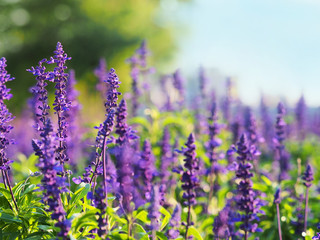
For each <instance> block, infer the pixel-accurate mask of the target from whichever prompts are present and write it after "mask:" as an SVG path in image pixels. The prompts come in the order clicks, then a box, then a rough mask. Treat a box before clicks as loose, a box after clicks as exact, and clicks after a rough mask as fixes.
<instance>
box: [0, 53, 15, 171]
mask: <svg viewBox="0 0 320 240" xmlns="http://www.w3.org/2000/svg"><path fill="white" fill-rule="evenodd" d="M6 62H7V60H6V59H5V58H1V59H0V169H2V170H9V169H10V166H9V164H10V163H11V162H12V161H11V160H9V159H8V158H7V156H6V152H5V151H6V149H7V147H8V146H9V145H10V144H11V143H13V141H12V140H10V139H8V134H9V133H10V132H11V130H12V129H13V127H12V126H11V125H10V124H9V123H10V122H11V121H12V120H13V119H14V117H13V116H12V114H11V113H10V112H9V110H8V108H7V106H6V104H5V103H4V100H9V99H11V98H12V94H11V93H10V89H9V88H7V86H6V83H7V82H9V81H12V80H13V79H14V78H13V77H11V76H10V74H8V72H7V70H6V66H7V64H6Z"/></svg>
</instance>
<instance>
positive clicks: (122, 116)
mask: <svg viewBox="0 0 320 240" xmlns="http://www.w3.org/2000/svg"><path fill="white" fill-rule="evenodd" d="M127 115H128V113H127V103H126V101H125V100H124V99H122V100H121V102H120V104H119V107H118V109H117V112H116V117H117V120H116V126H115V128H116V134H118V136H119V137H118V138H117V139H116V143H118V144H120V145H122V144H124V142H126V141H127V140H134V139H137V136H136V135H135V134H134V133H135V132H134V131H133V130H132V129H131V127H129V126H128V124H127Z"/></svg>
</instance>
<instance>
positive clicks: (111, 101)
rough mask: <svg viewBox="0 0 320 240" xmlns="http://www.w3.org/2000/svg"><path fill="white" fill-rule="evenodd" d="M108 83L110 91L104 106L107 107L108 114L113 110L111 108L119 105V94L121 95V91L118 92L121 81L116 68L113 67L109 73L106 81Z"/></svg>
mask: <svg viewBox="0 0 320 240" xmlns="http://www.w3.org/2000/svg"><path fill="white" fill-rule="evenodd" d="M105 82H106V83H107V84H108V93H107V101H106V102H105V104H104V106H105V108H106V112H107V114H108V113H109V111H110V110H111V108H115V107H117V105H118V104H117V102H118V98H119V97H118V96H120V95H121V93H120V92H118V88H119V84H120V83H121V82H120V81H119V78H118V76H117V74H116V71H115V70H114V68H111V69H110V71H109V72H108V75H107V80H106V81H105Z"/></svg>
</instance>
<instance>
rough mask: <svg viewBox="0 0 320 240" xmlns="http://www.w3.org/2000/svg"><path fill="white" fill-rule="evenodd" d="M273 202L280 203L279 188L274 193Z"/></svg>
mask: <svg viewBox="0 0 320 240" xmlns="http://www.w3.org/2000/svg"><path fill="white" fill-rule="evenodd" d="M273 202H274V203H275V204H280V203H281V198H280V188H278V189H277V191H276V193H275V194H274V200H273Z"/></svg>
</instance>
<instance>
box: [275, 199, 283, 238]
mask: <svg viewBox="0 0 320 240" xmlns="http://www.w3.org/2000/svg"><path fill="white" fill-rule="evenodd" d="M276 206H277V218H278V232H279V240H282V234H281V222H280V210H279V204H276Z"/></svg>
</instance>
